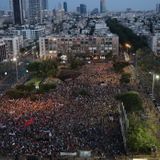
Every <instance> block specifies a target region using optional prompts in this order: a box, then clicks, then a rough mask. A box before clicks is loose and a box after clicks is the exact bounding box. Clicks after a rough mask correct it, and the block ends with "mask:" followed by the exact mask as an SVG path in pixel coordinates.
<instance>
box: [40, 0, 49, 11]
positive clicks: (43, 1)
mask: <svg viewBox="0 0 160 160" xmlns="http://www.w3.org/2000/svg"><path fill="white" fill-rule="evenodd" d="M41 6H42V10H48V0H41Z"/></svg>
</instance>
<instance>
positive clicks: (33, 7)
mask: <svg viewBox="0 0 160 160" xmlns="http://www.w3.org/2000/svg"><path fill="white" fill-rule="evenodd" d="M41 21H42V16H41V0H29V22H30V24H37V23H41Z"/></svg>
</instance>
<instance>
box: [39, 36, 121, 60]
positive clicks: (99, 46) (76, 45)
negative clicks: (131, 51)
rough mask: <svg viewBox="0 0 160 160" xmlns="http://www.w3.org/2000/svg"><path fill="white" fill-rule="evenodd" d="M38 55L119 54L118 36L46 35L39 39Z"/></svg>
mask: <svg viewBox="0 0 160 160" xmlns="http://www.w3.org/2000/svg"><path fill="white" fill-rule="evenodd" d="M39 47H40V56H41V57H46V56H49V57H52V56H54V54H58V53H61V54H67V53H74V54H76V53H83V54H87V55H88V54H89V55H91V56H93V55H95V56H96V55H106V54H108V53H113V55H117V54H119V37H118V36H117V35H113V34H108V35H107V36H104V37H96V36H81V37H79V36H74V37H71V36H65V37H59V36H46V37H40V39H39Z"/></svg>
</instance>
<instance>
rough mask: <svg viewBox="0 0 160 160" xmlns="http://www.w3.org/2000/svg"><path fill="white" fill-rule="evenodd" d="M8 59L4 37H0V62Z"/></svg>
mask: <svg viewBox="0 0 160 160" xmlns="http://www.w3.org/2000/svg"><path fill="white" fill-rule="evenodd" d="M5 59H7V52H6V45H5V43H4V41H3V40H2V39H0V62H2V61H3V60H5Z"/></svg>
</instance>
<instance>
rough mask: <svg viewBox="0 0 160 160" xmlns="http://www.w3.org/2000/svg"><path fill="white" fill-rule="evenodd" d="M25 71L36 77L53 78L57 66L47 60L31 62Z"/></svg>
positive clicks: (52, 61)
mask: <svg viewBox="0 0 160 160" xmlns="http://www.w3.org/2000/svg"><path fill="white" fill-rule="evenodd" d="M27 69H28V70H29V72H31V73H33V75H34V76H37V77H44V78H45V77H54V76H56V74H57V71H58V66H57V63H56V62H55V61H54V60H51V59H47V60H43V61H36V62H32V63H30V64H29V65H28V67H27Z"/></svg>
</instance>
